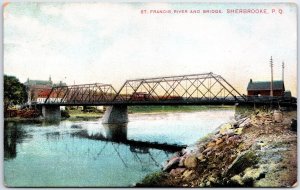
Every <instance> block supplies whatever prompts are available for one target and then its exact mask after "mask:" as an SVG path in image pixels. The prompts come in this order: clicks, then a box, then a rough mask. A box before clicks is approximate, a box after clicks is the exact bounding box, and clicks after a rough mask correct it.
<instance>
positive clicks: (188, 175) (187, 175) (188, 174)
mask: <svg viewBox="0 0 300 190" xmlns="http://www.w3.org/2000/svg"><path fill="white" fill-rule="evenodd" d="M193 173H194V171H193V170H186V171H184V172H183V174H182V177H183V178H184V179H185V178H188V177H190V176H191V175H192V174H193Z"/></svg>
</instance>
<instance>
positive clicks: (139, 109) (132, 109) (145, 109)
mask: <svg viewBox="0 0 300 190" xmlns="http://www.w3.org/2000/svg"><path fill="white" fill-rule="evenodd" d="M220 109H222V110H232V109H234V107H233V106H129V107H128V113H151V112H193V111H205V110H220Z"/></svg>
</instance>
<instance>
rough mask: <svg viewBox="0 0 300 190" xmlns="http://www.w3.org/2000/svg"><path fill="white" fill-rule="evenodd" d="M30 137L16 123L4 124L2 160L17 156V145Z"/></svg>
mask: <svg viewBox="0 0 300 190" xmlns="http://www.w3.org/2000/svg"><path fill="white" fill-rule="evenodd" d="M28 137H31V135H28V134H27V133H26V132H25V130H24V129H23V128H22V127H20V125H18V124H17V123H16V122H4V159H5V160H9V159H13V158H16V156H17V143H18V144H20V143H22V142H23V140H24V139H25V138H28Z"/></svg>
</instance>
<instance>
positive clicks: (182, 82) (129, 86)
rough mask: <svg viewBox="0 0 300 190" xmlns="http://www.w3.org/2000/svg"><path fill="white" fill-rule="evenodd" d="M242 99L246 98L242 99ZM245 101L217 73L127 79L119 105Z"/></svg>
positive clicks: (117, 98) (117, 97)
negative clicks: (123, 103)
mask: <svg viewBox="0 0 300 190" xmlns="http://www.w3.org/2000/svg"><path fill="white" fill-rule="evenodd" d="M238 97H242V98H238ZM231 98H233V99H234V101H245V98H244V97H243V96H242V95H241V94H240V93H239V92H238V91H237V90H236V89H235V88H234V87H233V86H231V85H230V84H229V83H228V82H227V81H226V80H225V79H224V78H222V77H221V76H220V75H215V74H213V73H203V74H194V75H182V76H169V77H157V78H147V79H134V80H127V81H126V82H125V83H124V84H123V86H122V87H121V89H120V90H119V91H118V93H117V95H116V97H115V98H114V100H113V101H115V102H142V101H143V102H166V101H167V102H178V101H186V102H187V101H188V102H200V101H202V102H203V101H224V100H228V101H230V99H231Z"/></svg>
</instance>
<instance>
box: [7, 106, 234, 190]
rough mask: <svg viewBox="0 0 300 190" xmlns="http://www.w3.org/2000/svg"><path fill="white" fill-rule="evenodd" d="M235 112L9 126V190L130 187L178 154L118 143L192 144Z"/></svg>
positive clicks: (175, 114) (140, 115) (208, 112)
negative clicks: (110, 122)
mask: <svg viewBox="0 0 300 190" xmlns="http://www.w3.org/2000/svg"><path fill="white" fill-rule="evenodd" d="M233 114H234V111H233V110H226V111H225V110H224V111H202V112H192V113H162V114H132V115H129V119H130V122H129V123H128V125H127V126H121V127H116V126H107V125H106V126H103V125H102V124H101V119H100V120H97V121H62V122H59V123H53V124H46V123H16V122H5V130H4V131H5V134H4V145H5V153H4V157H5V160H4V178H5V184H7V185H8V186H14V187H17V186H22V187H45V186H47V187H53V186H56V187H57V186H65V187H66V186H80V187H99V186H101V187H107V186H113V187H117V186H131V185H132V184H134V183H136V182H138V181H139V180H141V179H143V177H144V176H145V175H147V174H149V173H151V172H154V171H157V170H159V169H160V168H161V166H162V164H163V162H164V161H165V160H166V159H167V158H168V157H170V156H172V154H173V153H171V152H168V151H165V150H158V149H153V148H139V147H134V146H131V145H128V144H126V143H125V144H124V143H117V142H113V141H126V139H131V140H136V141H150V142H159V143H168V144H174V143H176V144H181V145H190V144H193V143H195V142H196V141H197V140H198V139H199V138H200V137H202V136H205V135H206V134H207V133H209V132H211V131H212V130H214V129H215V128H216V127H218V126H219V125H220V124H222V123H224V122H226V121H229V120H230V118H232V116H233Z"/></svg>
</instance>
